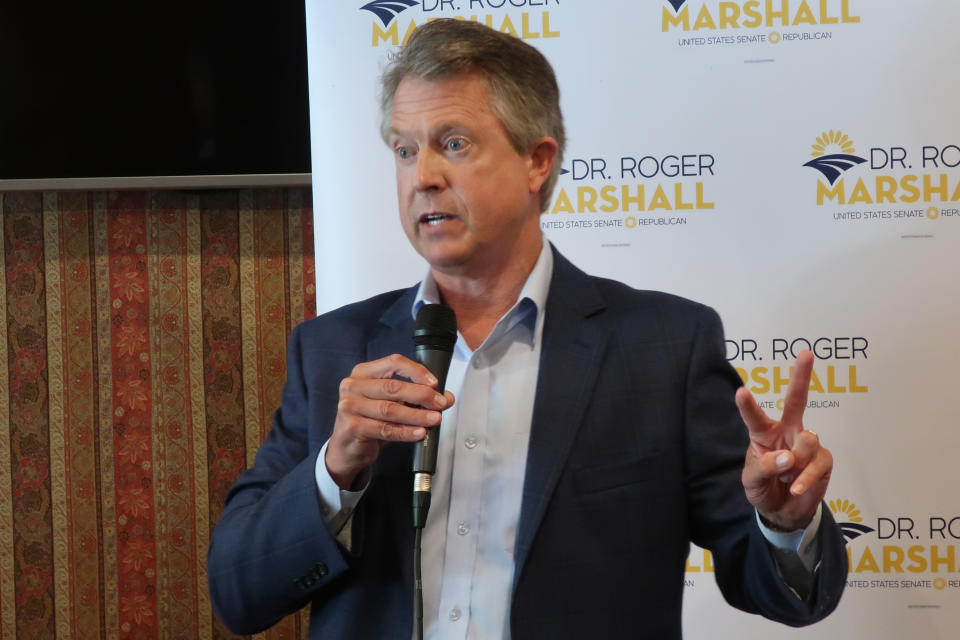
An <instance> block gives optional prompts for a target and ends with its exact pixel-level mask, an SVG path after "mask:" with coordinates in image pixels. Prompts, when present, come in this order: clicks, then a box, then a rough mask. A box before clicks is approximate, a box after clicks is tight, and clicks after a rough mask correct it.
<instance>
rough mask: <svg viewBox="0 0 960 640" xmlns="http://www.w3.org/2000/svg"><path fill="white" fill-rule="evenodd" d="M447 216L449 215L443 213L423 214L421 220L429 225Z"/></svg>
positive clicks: (435, 223)
mask: <svg viewBox="0 0 960 640" xmlns="http://www.w3.org/2000/svg"><path fill="white" fill-rule="evenodd" d="M449 217H450V216H447V215H443V214H435V215H429V216H424V218H423V221H424V223H426V224H429V225H438V224H440V223H441V222H443V221H444V220H446V219H447V218H449Z"/></svg>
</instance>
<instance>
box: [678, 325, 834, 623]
mask: <svg viewBox="0 0 960 640" xmlns="http://www.w3.org/2000/svg"><path fill="white" fill-rule="evenodd" d="M692 345H693V346H692V348H691V354H690V358H689V365H688V373H687V382H686V397H687V402H686V416H685V423H686V435H685V437H686V449H687V451H686V460H687V469H686V483H687V502H688V514H689V519H690V523H689V525H690V532H691V539H692V540H693V542H695V543H696V544H698V545H699V546H702V547H704V548H707V549H709V550H710V551H711V552H712V554H713V557H714V566H715V577H716V580H717V585H718V586H719V588H720V591H721V592H722V593H723V596H724V598H726V600H727V601H728V602H729V603H730V604H732V605H733V606H735V607H737V608H739V609H742V610H745V611H749V612H752V613H760V614H761V615H763V616H764V617H767V618H770V619H772V620H776V621H778V622H782V623H784V624H788V625H791V626H803V625H807V624H811V623H813V622H816V621H817V620H820V619H822V618H824V617H825V616H827V615H828V614H829V613H830V612H831V611H833V610H834V609H835V608H836V606H837V603H838V602H839V600H840V595H841V593H842V592H843V587H844V585H845V581H846V575H847V557H846V552H845V550H844V543H843V537H842V535H841V532H840V529H839V527H837V525H836V523H835V522H834V520H833V518H832V516H831V514H830V510H829V509H828V508H827V507H826V505H824V507H823V517H822V520H821V524H820V529H819V533H818V536H819V540H820V549H821V559H820V564H819V566H818V567H817V570H816V575H815V579H814V588H813V591H812V593H811V594H810V596H809V597H808V598H806V599H805V600H803V599H800V598H799V597H797V596H796V595H795V594H794V593H793V591H792V590H791V589H790V588H789V586H787V584H786V583H785V582H784V581H783V580H782V578H781V577H780V575H779V572H778V570H777V567H776V563H775V561H774V559H773V556H772V554H771V553H770V549H769V546H768V542H767V540H766V538H764V537H763V534H762V533H761V532H760V529H759V527H758V526H757V524H756V519H755V515H754V513H755V512H754V509H753V507H752V506H751V505H750V504H749V502H747V500H746V497H745V495H744V491H743V488H742V484H741V481H740V475H741V472H742V469H743V464H744V457H745V453H746V450H747V445H748V444H749V437H748V434H747V428H746V425H744V423H743V421H742V419H741V418H740V415H739V411H738V410H737V408H736V405H735V404H734V402H733V397H734V393H735V392H736V389H737V388H738V387H740V386H741V385H742V382H741V380H740V377H739V376H738V375H737V373H736V371H735V370H734V369H733V368H732V367H731V366H730V365H729V363H727V361H726V356H725V349H724V342H723V327H722V325H721V322H720V318H719V317H718V316H717V314H716V312H714V311H713V310H712V309H705V311H704V313H703V315H702V318H701V321H700V323H699V329H698V331H697V335H696V337H695V338H694V341H693V343H692Z"/></svg>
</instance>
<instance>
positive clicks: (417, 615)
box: [413, 527, 423, 640]
mask: <svg viewBox="0 0 960 640" xmlns="http://www.w3.org/2000/svg"><path fill="white" fill-rule="evenodd" d="M422 537H423V529H422V528H421V527H417V528H416V529H414V537H413V640H423V580H422V578H421V577H420V542H421V538H422Z"/></svg>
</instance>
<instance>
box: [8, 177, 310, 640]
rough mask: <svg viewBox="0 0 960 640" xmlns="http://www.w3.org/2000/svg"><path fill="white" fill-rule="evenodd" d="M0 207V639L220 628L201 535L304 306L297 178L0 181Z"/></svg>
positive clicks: (220, 633)
mask: <svg viewBox="0 0 960 640" xmlns="http://www.w3.org/2000/svg"><path fill="white" fill-rule="evenodd" d="M0 214H2V224H0V300H2V304H0V329H2V331H3V336H2V337H3V339H2V340H0V425H2V426H3V428H2V429H0V640H8V639H9V640H12V639H14V638H68V637H69V638H110V639H113V638H118V639H119V638H184V639H193V638H227V637H233V636H232V634H230V633H229V632H228V631H227V630H226V629H225V628H224V627H223V626H222V624H221V623H220V622H219V621H218V620H216V617H215V616H214V615H213V613H212V611H211V607H210V601H209V596H208V591H207V582H206V573H205V571H206V570H205V559H206V548H207V542H208V539H209V535H210V530H211V528H212V527H213V525H214V523H215V522H216V520H217V518H218V517H219V514H220V512H221V510H222V505H223V499H224V496H225V494H226V491H227V489H228V488H229V487H230V485H231V483H232V482H233V480H234V479H235V478H236V476H237V475H238V474H239V473H240V471H241V470H242V469H243V468H244V467H245V466H246V465H248V464H250V463H252V461H253V456H254V454H255V453H256V450H257V447H258V446H259V444H260V442H261V441H262V439H263V437H264V435H265V434H266V431H267V430H268V429H269V427H270V420H271V415H272V412H273V410H274V408H275V407H276V406H277V405H278V404H279V401H280V393H281V388H282V385H283V379H284V371H285V362H284V358H285V343H286V338H287V336H288V335H289V332H290V330H291V329H292V328H293V326H294V325H295V324H297V323H298V322H300V321H302V320H305V319H307V318H309V317H311V316H312V315H313V314H314V313H315V306H316V303H315V291H314V272H313V265H314V261H313V231H312V205H311V200H310V191H309V190H308V189H263V190H232V191H210V192H178V191H154V192H144V191H129V192H43V193H0ZM306 621H307V616H306V613H301V614H298V615H296V616H292V617H291V618H289V619H287V620H284V621H283V622H281V623H280V624H278V625H277V626H276V627H274V628H273V629H271V630H270V631H268V632H266V633H265V634H262V635H261V636H260V637H263V638H305V637H306V631H307V629H306Z"/></svg>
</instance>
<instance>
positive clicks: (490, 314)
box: [432, 241, 542, 350]
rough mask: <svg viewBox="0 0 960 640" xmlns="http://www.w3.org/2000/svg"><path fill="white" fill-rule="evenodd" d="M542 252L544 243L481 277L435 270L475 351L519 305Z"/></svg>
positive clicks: (446, 300) (442, 292) (442, 293)
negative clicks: (518, 300) (524, 287)
mask: <svg viewBox="0 0 960 640" xmlns="http://www.w3.org/2000/svg"><path fill="white" fill-rule="evenodd" d="M541 242H542V241H541ZM540 249H542V244H541V245H540V246H539V247H538V248H537V250H536V251H532V250H531V251H527V252H525V253H524V255H523V256H515V257H514V258H513V259H512V260H511V261H510V262H509V263H507V264H505V265H502V267H501V268H499V269H495V270H491V269H484V270H483V273H481V274H479V275H473V274H468V273H457V274H450V273H443V272H440V271H438V270H435V269H434V270H432V273H433V278H434V280H435V281H436V283H437V289H438V290H439V291H440V296H441V298H442V299H443V302H444V303H445V304H448V305H450V307H452V308H453V310H454V312H455V313H456V314H457V328H458V329H459V330H460V334H461V335H462V336H463V339H464V340H465V341H466V343H467V346H469V347H470V349H471V350H473V349H476V348H477V347H479V346H480V345H481V344H482V343H483V341H484V340H486V339H487V336H489V335H490V333H491V332H492V331H493V328H494V326H496V324H497V321H498V320H499V319H500V318H501V317H502V316H503V314H505V313H506V312H507V311H508V310H509V309H510V307H512V306H513V305H514V303H516V301H517V297H518V296H519V295H520V292H521V291H522V290H523V285H524V283H525V282H526V281H527V278H528V277H529V276H530V272H532V271H533V268H534V266H536V264H537V259H538V258H539V257H540Z"/></svg>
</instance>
